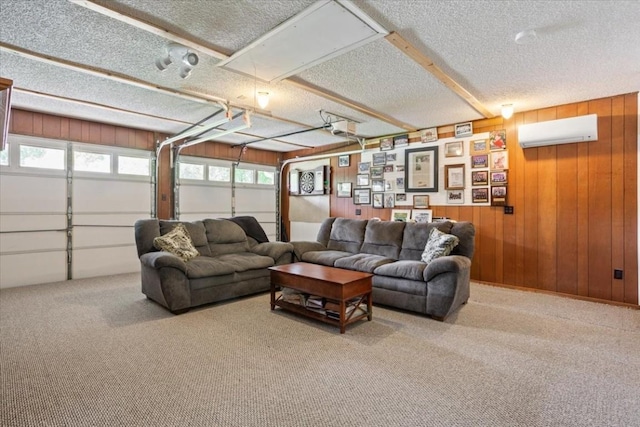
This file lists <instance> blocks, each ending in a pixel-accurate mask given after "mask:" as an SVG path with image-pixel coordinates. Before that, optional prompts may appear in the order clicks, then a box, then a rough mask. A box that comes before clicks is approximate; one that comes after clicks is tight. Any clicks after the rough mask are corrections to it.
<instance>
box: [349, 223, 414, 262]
mask: <svg viewBox="0 0 640 427" xmlns="http://www.w3.org/2000/svg"><path fill="white" fill-rule="evenodd" d="M405 224H406V223H405V222H400V221H378V220H369V221H368V222H367V228H366V230H365V234H364V243H363V244H362V248H361V249H360V252H364V253H368V254H373V255H381V256H384V257H387V258H393V259H398V257H399V256H400V249H402V239H403V233H404V227H405Z"/></svg>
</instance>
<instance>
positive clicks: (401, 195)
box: [396, 193, 407, 203]
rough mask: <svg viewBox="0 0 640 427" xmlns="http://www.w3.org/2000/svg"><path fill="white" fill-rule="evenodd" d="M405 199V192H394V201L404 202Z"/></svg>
mask: <svg viewBox="0 0 640 427" xmlns="http://www.w3.org/2000/svg"><path fill="white" fill-rule="evenodd" d="M406 201H407V193H396V203H398V202H406Z"/></svg>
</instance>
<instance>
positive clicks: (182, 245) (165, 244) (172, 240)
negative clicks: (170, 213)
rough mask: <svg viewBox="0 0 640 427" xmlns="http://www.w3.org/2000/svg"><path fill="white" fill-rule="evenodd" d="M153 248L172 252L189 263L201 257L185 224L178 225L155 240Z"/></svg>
mask: <svg viewBox="0 0 640 427" xmlns="http://www.w3.org/2000/svg"><path fill="white" fill-rule="evenodd" d="M153 246H155V247H156V248H157V249H160V250H162V251H167V252H171V253H172V254H174V255H177V256H179V257H180V258H182V260H183V261H189V260H190V259H192V258H195V257H197V256H198V255H200V253H199V252H198V250H197V249H196V248H195V247H194V246H193V242H192V241H191V237H190V236H189V232H188V231H187V229H186V228H185V226H184V225H183V224H178V225H176V226H175V227H173V230H171V231H170V232H168V233H167V234H165V235H163V236H160V237H156V238H155V239H153Z"/></svg>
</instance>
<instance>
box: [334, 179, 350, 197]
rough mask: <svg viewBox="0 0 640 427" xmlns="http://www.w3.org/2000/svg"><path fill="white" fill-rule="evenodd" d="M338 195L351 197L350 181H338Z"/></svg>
mask: <svg viewBox="0 0 640 427" xmlns="http://www.w3.org/2000/svg"><path fill="white" fill-rule="evenodd" d="M337 188H338V191H337V193H338V194H337V196H338V197H351V183H350V182H339V183H338V187H337Z"/></svg>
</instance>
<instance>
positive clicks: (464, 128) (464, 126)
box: [454, 122, 473, 138]
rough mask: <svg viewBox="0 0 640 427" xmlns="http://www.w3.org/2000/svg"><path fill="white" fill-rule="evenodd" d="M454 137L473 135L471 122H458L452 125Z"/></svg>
mask: <svg viewBox="0 0 640 427" xmlns="http://www.w3.org/2000/svg"><path fill="white" fill-rule="evenodd" d="M454 131H455V137H456V138H462V137H465V136H471V135H473V123H471V122H466V123H458V124H456V125H455V126H454Z"/></svg>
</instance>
